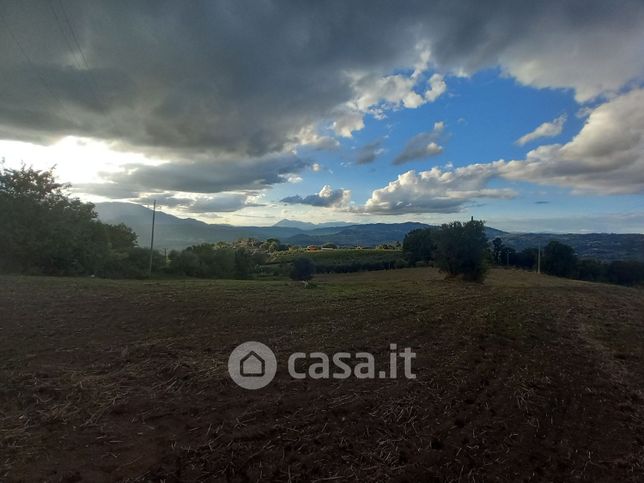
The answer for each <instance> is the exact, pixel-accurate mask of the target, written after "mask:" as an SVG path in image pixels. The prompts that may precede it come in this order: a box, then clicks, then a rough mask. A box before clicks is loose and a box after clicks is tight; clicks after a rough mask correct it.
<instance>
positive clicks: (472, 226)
mask: <svg viewBox="0 0 644 483" xmlns="http://www.w3.org/2000/svg"><path fill="white" fill-rule="evenodd" d="M433 238H434V240H435V243H436V251H435V256H434V258H435V261H436V264H437V265H438V268H439V269H440V270H441V271H443V272H446V273H447V274H448V275H450V276H462V277H463V279H464V280H471V281H482V280H483V279H484V278H485V273H486V271H487V265H486V263H485V256H486V253H487V250H488V243H487V237H486V236H485V224H484V222H483V221H477V220H472V221H468V222H467V223H461V222H460V221H455V222H452V223H448V224H444V225H442V226H441V227H440V228H439V229H437V230H436V231H435V232H434V233H433Z"/></svg>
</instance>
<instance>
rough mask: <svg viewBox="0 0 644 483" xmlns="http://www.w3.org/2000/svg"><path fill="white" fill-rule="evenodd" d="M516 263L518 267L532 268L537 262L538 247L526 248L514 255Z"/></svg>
mask: <svg viewBox="0 0 644 483" xmlns="http://www.w3.org/2000/svg"><path fill="white" fill-rule="evenodd" d="M514 264H515V265H516V266H517V267H520V268H523V269H526V270H532V269H534V267H535V266H536V264H537V249H536V248H526V249H524V250H521V251H520V252H519V253H516V254H515V255H514Z"/></svg>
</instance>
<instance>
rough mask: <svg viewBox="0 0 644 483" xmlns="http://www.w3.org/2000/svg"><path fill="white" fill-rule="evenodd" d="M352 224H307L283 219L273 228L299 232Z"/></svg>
mask: <svg viewBox="0 0 644 483" xmlns="http://www.w3.org/2000/svg"><path fill="white" fill-rule="evenodd" d="M349 225H352V223H347V222H346V221H330V222H326V223H309V222H307V221H297V220H288V219H286V218H285V219H283V220H280V221H278V222H277V223H275V224H274V225H273V226H279V227H283V228H299V229H300V230H314V229H316V228H329V227H337V226H349Z"/></svg>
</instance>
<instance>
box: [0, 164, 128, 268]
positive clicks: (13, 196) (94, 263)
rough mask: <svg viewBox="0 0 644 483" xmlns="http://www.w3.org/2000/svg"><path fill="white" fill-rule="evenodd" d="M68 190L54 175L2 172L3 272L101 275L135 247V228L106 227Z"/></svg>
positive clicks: (31, 171) (0, 238)
mask: <svg viewBox="0 0 644 483" xmlns="http://www.w3.org/2000/svg"><path fill="white" fill-rule="evenodd" d="M66 188H67V186H66V185H63V184H60V183H57V182H56V180H55V178H54V175H53V173H52V171H38V170H34V169H32V168H26V167H22V168H21V169H4V168H3V169H0V227H2V228H1V229H0V270H2V271H7V272H18V273H33V274H47V275H83V274H96V273H101V272H102V271H103V270H104V267H105V266H106V265H108V264H111V263H112V262H113V260H114V258H115V257H116V258H119V256H120V255H119V254H120V253H122V252H126V251H128V250H130V249H131V248H133V247H134V246H135V244H136V235H134V233H133V232H132V231H131V230H130V229H129V228H127V227H125V226H124V225H119V226H111V225H106V224H103V223H100V222H99V221H98V220H97V219H96V212H95V211H94V205H92V204H91V203H83V202H81V201H80V200H78V199H76V198H70V197H69V196H68V195H67V194H66V193H65V190H66Z"/></svg>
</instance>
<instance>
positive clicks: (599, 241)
mask: <svg viewBox="0 0 644 483" xmlns="http://www.w3.org/2000/svg"><path fill="white" fill-rule="evenodd" d="M499 238H501V239H502V240H503V243H505V244H506V245H508V246H510V247H512V248H514V249H515V250H517V251H520V250H523V249H524V248H531V247H537V246H541V247H542V248H543V247H545V246H546V245H547V244H548V242H549V241H550V240H557V241H559V242H561V243H565V244H566V245H570V246H571V247H573V248H574V249H575V252H576V253H577V255H578V256H580V257H584V258H596V259H598V260H604V261H612V260H641V261H644V235H642V234H639V233H634V234H622V233H588V234H577V233H557V234H552V233H505V234H502V235H500V236H499Z"/></svg>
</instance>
